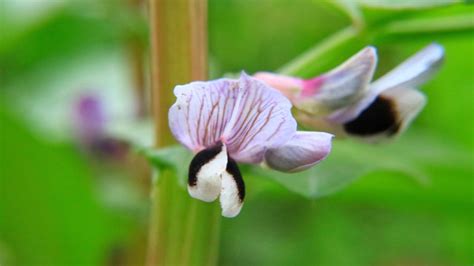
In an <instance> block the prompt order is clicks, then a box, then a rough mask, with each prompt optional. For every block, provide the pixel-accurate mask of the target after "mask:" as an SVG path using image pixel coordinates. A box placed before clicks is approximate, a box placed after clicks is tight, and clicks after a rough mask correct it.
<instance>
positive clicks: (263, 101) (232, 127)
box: [223, 73, 296, 163]
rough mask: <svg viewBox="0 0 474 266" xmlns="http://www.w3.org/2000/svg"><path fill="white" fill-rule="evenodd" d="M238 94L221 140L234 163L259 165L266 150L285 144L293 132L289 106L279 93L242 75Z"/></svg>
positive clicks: (292, 120)
mask: <svg viewBox="0 0 474 266" xmlns="http://www.w3.org/2000/svg"><path fill="white" fill-rule="evenodd" d="M239 87H240V91H239V92H240V94H239V95H238V100H237V102H236V104H235V107H234V110H233V115H232V118H231V119H230V120H229V122H228V125H227V128H226V130H225V132H224V135H223V141H224V142H225V143H226V145H227V149H228V151H229V154H230V156H231V157H232V158H234V159H235V160H236V161H240V162H247V163H259V162H261V161H262V160H263V154H264V152H265V150H266V149H267V148H274V147H278V146H280V145H282V144H283V143H285V142H287V141H288V140H289V139H290V138H291V137H292V136H293V135H294V134H295V132H296V121H295V119H294V118H293V116H292V114H291V103H290V101H289V100H288V99H287V98H285V96H283V95H282V94H281V93H280V92H278V91H276V90H274V89H272V88H271V87H269V86H268V85H266V84H265V83H263V82H261V81H259V80H257V79H255V78H252V77H250V76H248V75H246V74H245V73H243V74H242V75H241V77H240V80H239Z"/></svg>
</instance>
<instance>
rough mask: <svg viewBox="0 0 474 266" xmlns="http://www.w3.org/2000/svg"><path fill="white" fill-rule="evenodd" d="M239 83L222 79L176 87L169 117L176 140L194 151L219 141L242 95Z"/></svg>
mask: <svg viewBox="0 0 474 266" xmlns="http://www.w3.org/2000/svg"><path fill="white" fill-rule="evenodd" d="M239 91H240V89H239V83H238V81H237V80H231V79H219V80H215V81H207V82H202V81H198V82H192V83H189V84H186V85H182V86H176V88H175V89H174V94H175V95H176V98H177V100H176V102H175V104H173V106H171V108H170V110H169V113H168V117H169V126H170V129H171V132H172V133H173V135H174V137H175V138H176V139H177V140H178V141H179V142H180V143H182V144H183V145H185V146H186V147H188V148H189V149H191V150H193V151H200V150H202V149H203V148H204V147H210V146H213V145H214V144H215V143H217V142H218V141H219V140H220V137H221V136H222V134H223V132H224V129H225V127H226V125H227V123H228V121H229V119H230V118H231V116H232V114H233V111H234V108H235V106H236V102H237V98H238V97H239V95H240V92H239Z"/></svg>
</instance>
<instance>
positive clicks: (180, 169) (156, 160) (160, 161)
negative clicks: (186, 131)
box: [140, 145, 193, 187]
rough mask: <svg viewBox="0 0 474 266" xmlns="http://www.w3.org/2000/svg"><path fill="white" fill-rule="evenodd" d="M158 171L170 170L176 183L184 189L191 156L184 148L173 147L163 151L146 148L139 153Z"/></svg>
mask: <svg viewBox="0 0 474 266" xmlns="http://www.w3.org/2000/svg"><path fill="white" fill-rule="evenodd" d="M140 152H141V153H142V154H143V155H144V156H145V157H146V158H147V159H148V160H149V161H150V163H151V164H152V165H153V167H154V168H155V169H156V170H158V171H163V170H172V171H174V172H175V175H176V176H177V178H178V183H179V184H180V185H181V186H182V187H186V182H187V181H186V179H187V174H188V166H189V163H190V162H191V160H192V158H193V155H192V153H191V152H190V151H188V150H187V149H186V148H184V147H182V146H180V145H175V146H170V147H166V148H163V149H153V148H147V149H142V150H141V151H140Z"/></svg>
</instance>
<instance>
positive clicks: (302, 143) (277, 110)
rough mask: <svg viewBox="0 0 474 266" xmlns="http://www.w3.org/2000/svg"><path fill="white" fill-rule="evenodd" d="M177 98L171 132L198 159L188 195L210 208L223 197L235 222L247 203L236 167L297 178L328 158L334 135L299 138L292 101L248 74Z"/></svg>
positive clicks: (180, 92)
mask: <svg viewBox="0 0 474 266" xmlns="http://www.w3.org/2000/svg"><path fill="white" fill-rule="evenodd" d="M174 94H175V96H176V98H177V100H176V102H175V104H174V105H173V106H172V107H171V108H170V110H169V126H170V129H171V132H172V133H173V135H174V137H175V138H176V139H177V140H178V141H179V142H180V143H181V144H183V145H184V146H186V147H187V148H188V149H190V150H191V151H193V152H194V153H195V156H194V158H193V159H192V161H191V163H190V166H189V175H188V191H189V193H190V195H191V196H192V197H194V198H197V199H200V200H203V201H206V202H211V201H214V200H216V199H217V198H218V197H219V199H220V203H221V207H222V215H223V216H226V217H234V216H236V215H237V214H238V213H239V212H240V210H241V208H242V204H243V201H244V197H245V184H244V180H243V177H242V174H241V172H240V170H239V168H238V165H237V162H239V163H251V164H260V163H265V164H266V165H268V166H269V167H270V168H273V169H275V170H278V171H284V172H296V171H301V170H304V169H307V168H309V167H311V166H313V165H315V164H316V163H318V162H319V161H321V160H322V159H324V158H325V157H326V156H327V155H328V153H329V152H330V149H331V140H332V135H331V134H328V133H324V132H298V131H297V130H296V121H295V119H294V118H293V116H292V114H291V107H292V105H291V103H290V101H289V100H288V99H287V98H286V97H284V96H283V95H282V94H281V93H280V92H278V91H277V90H275V89H273V88H271V87H270V86H268V85H266V84H265V83H263V82H261V81H259V80H257V79H255V78H253V77H250V76H248V75H246V74H245V73H242V75H241V76H240V79H239V80H234V79H218V80H214V81H206V82H203V81H196V82H192V83H189V84H186V85H182V86H176V88H175V89H174Z"/></svg>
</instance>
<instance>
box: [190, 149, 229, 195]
mask: <svg viewBox="0 0 474 266" xmlns="http://www.w3.org/2000/svg"><path fill="white" fill-rule="evenodd" d="M227 162H228V159H227V149H226V146H225V145H223V144H222V143H218V144H217V145H215V146H213V147H211V148H208V149H205V150H202V151H200V152H198V153H197V154H196V155H195V156H194V158H193V160H192V161H191V164H190V165H189V174H188V192H189V194H190V195H191V196H192V197H193V198H196V199H200V200H203V201H207V202H210V201H214V200H215V199H217V197H218V196H219V193H220V192H221V175H222V173H224V172H225V170H226V167H227Z"/></svg>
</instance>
